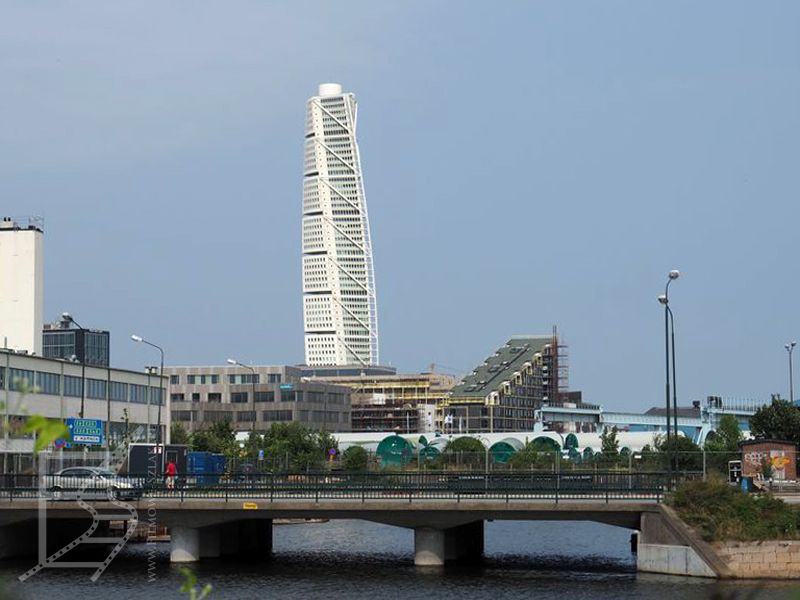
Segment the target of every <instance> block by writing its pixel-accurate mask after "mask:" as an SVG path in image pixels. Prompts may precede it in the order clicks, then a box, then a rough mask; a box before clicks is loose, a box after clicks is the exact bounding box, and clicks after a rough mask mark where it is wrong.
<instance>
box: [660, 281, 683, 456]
mask: <svg viewBox="0 0 800 600" xmlns="http://www.w3.org/2000/svg"><path fill="white" fill-rule="evenodd" d="M680 276H681V273H680V271H678V270H675V269H673V270H672V271H670V272H669V274H668V276H667V284H666V286H665V287H664V294H662V295H661V296H659V297H658V301H659V302H660V303H661V304H663V305H664V361H665V388H666V409H667V457H668V460H669V464H670V469H674V468H675V459H674V456H673V449H672V444H671V436H672V435H674V437H675V439H676V440H677V439H678V396H677V392H676V387H677V386H676V382H675V321H674V318H673V315H672V309H671V308H670V306H669V284H670V283H672V282H673V281H674V280H676V279H677V278H678V277H680ZM670 358H671V359H672V369H671V374H672V394H671V396H672V398H670ZM670 401H671V402H672V410H670ZM670 413H672V415H671V416H672V421H673V423H672V426H670ZM671 429H672V432H671V431H670V430H671Z"/></svg>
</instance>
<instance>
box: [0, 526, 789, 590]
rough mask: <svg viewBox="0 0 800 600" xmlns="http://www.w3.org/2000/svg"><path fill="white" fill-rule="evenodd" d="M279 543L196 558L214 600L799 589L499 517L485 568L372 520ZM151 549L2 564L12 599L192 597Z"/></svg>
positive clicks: (614, 534)
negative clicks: (663, 566) (40, 564)
mask: <svg viewBox="0 0 800 600" xmlns="http://www.w3.org/2000/svg"><path fill="white" fill-rule="evenodd" d="M273 538H274V557H273V559H272V560H271V561H269V562H265V563H262V564H239V563H237V562H235V561H223V560H214V561H204V562H201V563H198V564H197V565H195V566H194V567H193V569H194V570H195V572H196V574H197V577H198V580H199V582H200V583H203V584H205V583H210V584H212V585H213V587H214V591H213V593H212V595H211V598H213V599H221V598H225V599H228V600H238V599H250V598H253V599H256V598H257V599H259V600H264V599H269V598H280V599H282V600H294V599H298V600H299V599H303V600H306V599H307V600H313V599H316V598H321V599H325V600H334V599H339V598H345V599H353V600H360V599H365V600H366V599H369V600H375V599H384V598H385V599H395V598H403V599H404V600H413V599H417V598H420V599H422V598H424V599H425V600H434V599H435V600H455V599H464V598H470V599H473V598H474V599H477V600H482V599H487V600H498V599H501V598H502V599H506V598H537V599H541V600H550V599H552V600H604V599H608V600H622V599H623V598H624V599H625V600H637V599H642V600H678V599H680V600H685V599H688V600H692V599H695V598H697V599H704V600H705V599H710V598H712V594H713V593H714V592H715V591H719V592H721V593H724V594H725V597H726V598H729V597H730V594H731V593H735V594H736V596H735V597H736V598H740V599H741V600H750V598H769V599H770V600H782V599H783V598H787V599H788V598H792V597H796V594H795V593H794V591H795V586H794V585H790V584H783V583H781V582H773V583H769V584H766V585H765V584H760V585H754V584H750V583H742V582H738V583H726V584H718V583H715V582H711V581H708V580H702V579H694V578H683V577H667V576H657V575H645V574H637V573H636V570H635V559H634V557H633V556H632V555H631V554H630V550H629V539H630V532H629V531H628V530H625V529H619V528H615V527H610V526H607V525H600V524H595V523H580V522H565V523H560V522H546V521H539V522H513V521H512V522H508V521H496V522H490V523H487V524H486V548H485V550H486V558H485V560H484V561H483V564H482V565H480V566H472V567H458V566H454V567H450V566H448V567H447V568H445V569H437V568H433V569H420V568H417V567H414V564H413V533H412V532H411V531H409V530H405V529H399V528H394V527H389V526H386V525H378V524H375V523H368V522H366V521H331V522H328V523H312V524H303V525H276V526H275V528H274V530H273ZM146 551H147V548H146V546H144V545H142V544H131V545H129V546H128V547H127V548H126V549H125V550H123V552H122V553H121V554H120V556H119V557H118V558H117V559H116V560H115V562H114V563H113V564H112V566H111V567H110V568H109V569H108V570H107V571H106V572H105V573H104V574H103V576H102V577H101V578H100V580H99V582H98V583H92V582H91V581H89V574H90V571H88V570H81V571H77V570H52V571H44V572H42V573H40V574H38V575H36V576H35V577H34V578H32V579H30V580H28V581H27V582H25V583H23V584H18V583H10V582H13V581H15V580H16V577H17V576H18V575H19V574H21V573H22V572H24V571H25V570H26V569H27V568H29V567H30V566H32V563H31V561H14V562H3V563H0V576H2V577H3V578H4V579H5V580H6V587H7V588H8V589H9V591H11V592H12V593H13V594H14V595H13V596H12V598H20V599H22V598H31V599H37V600H38V599H40V598H47V599H53V600H57V599H61V598H66V599H67V600H89V599H92V598H99V599H102V600H104V599H105V598H109V599H113V600H116V599H117V598H123V599H132V598H136V599H140V598H141V599H158V600H167V599H169V598H188V596H185V595H181V594H179V593H178V588H179V587H180V584H181V582H182V576H181V574H180V571H179V568H177V567H175V566H172V565H170V564H169V562H168V558H169V546H168V544H158V553H157V555H158V565H157V569H156V577H157V579H156V581H154V582H148V577H147V561H146V559H145V555H146ZM750 593H753V594H754V596H749V594H750ZM0 598H3V599H4V600H5V596H2V594H0Z"/></svg>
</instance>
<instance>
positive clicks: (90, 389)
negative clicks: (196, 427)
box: [0, 349, 170, 472]
mask: <svg viewBox="0 0 800 600" xmlns="http://www.w3.org/2000/svg"><path fill="white" fill-rule="evenodd" d="M162 387H163V388H164V389H166V381H163V383H162V382H161V381H160V379H159V377H158V375H157V374H148V373H140V372H136V371H129V370H126V369H114V368H108V367H96V366H90V365H86V366H85V368H84V366H83V365H81V364H78V363H75V362H71V361H66V360H58V359H51V358H44V357H41V356H32V355H30V354H27V353H17V352H14V351H12V350H6V349H0V393H2V399H3V422H4V424H5V425H6V426H5V427H4V432H3V445H2V447H0V452H2V454H3V455H4V456H5V458H4V459H3V460H4V462H5V463H6V467H9V466H10V465H9V464H8V460H9V457H11V458H12V459H13V460H16V461H19V460H20V459H21V458H22V457H25V460H26V461H29V460H30V459H31V457H32V455H33V439H32V438H31V436H30V434H26V433H23V432H22V425H23V424H24V422H25V420H26V419H27V417H28V416H29V415H33V414H35V415H41V416H44V417H47V418H49V419H59V420H61V421H65V420H66V419H68V418H70V417H73V418H74V417H82V418H85V419H96V420H100V421H102V422H103V427H104V428H105V432H104V433H105V435H106V436H107V437H108V438H109V439H110V442H111V448H112V449H113V448H115V447H116V446H118V445H120V444H122V443H123V442H124V441H126V440H127V441H129V442H156V441H158V439H159V438H158V427H157V426H158V424H159V419H160V423H161V436H162V437H161V439H162V440H166V439H167V438H166V435H167V432H168V431H169V425H170V415H169V411H168V410H167V409H166V407H165V406H164V399H163V398H162V390H161V388H162ZM82 405H83V411H81V406H82ZM159 406H161V407H162V408H161V409H160V410H159ZM107 424H110V425H107ZM103 446H104V444H101V445H100V447H103ZM6 455H8V456H6ZM26 464H27V463H26ZM24 468H25V466H24V465H22V464H19V463H18V462H17V464H16V468H15V470H16V472H20V470H21V469H24Z"/></svg>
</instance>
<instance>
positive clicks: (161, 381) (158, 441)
mask: <svg viewBox="0 0 800 600" xmlns="http://www.w3.org/2000/svg"><path fill="white" fill-rule="evenodd" d="M131 339H132V340H133V341H134V342H139V343H140V344H147V345H148V346H150V347H152V348H155V349H156V350H158V351H159V352H160V353H161V366H160V368H159V371H158V389H159V395H160V396H161V397H160V398H159V399H158V413H157V417H156V454H159V453H160V455H161V471H162V472H163V471H164V452H163V449H162V447H161V446H162V443H161V442H162V437H161V405H162V404H163V403H164V402H165V398H164V349H163V348H162V347H161V346H158V345H156V344H154V343H153V342H148V341H147V340H146V339H144V338H143V337H142V336H140V335H136V334H133V335H131ZM147 393H148V394H149V393H150V392H149V390H148V392H147ZM149 410H150V409H149V408H148V413H149Z"/></svg>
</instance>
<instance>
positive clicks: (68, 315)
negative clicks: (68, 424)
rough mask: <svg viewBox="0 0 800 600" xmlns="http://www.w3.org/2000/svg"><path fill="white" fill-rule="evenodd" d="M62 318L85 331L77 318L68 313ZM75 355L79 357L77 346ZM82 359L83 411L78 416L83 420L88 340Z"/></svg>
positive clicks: (62, 314)
mask: <svg viewBox="0 0 800 600" xmlns="http://www.w3.org/2000/svg"><path fill="white" fill-rule="evenodd" d="M61 318H62V319H63V320H64V321H67V322H69V323H74V324H75V326H76V327H77V328H78V329H80V330H83V331H85V330H84V329H83V327H81V326H80V325H79V324H78V322H77V321H76V320H75V318H74V317H73V316H72V315H71V314H69V313H68V312H65V313H61ZM75 355H76V356H77V355H78V346H77V344H76V345H75ZM80 357H81V411H80V413H78V416H79V417H80V418H81V419H82V418H83V410H84V408H85V405H86V338H84V339H83V349H82V351H81V353H80Z"/></svg>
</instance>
